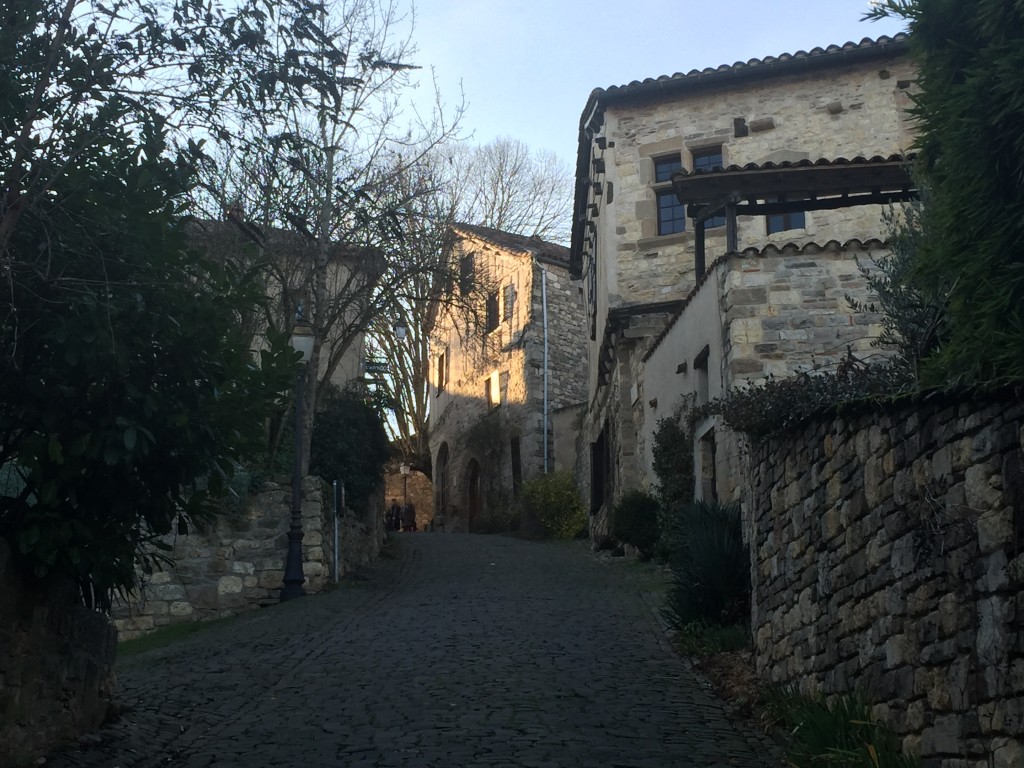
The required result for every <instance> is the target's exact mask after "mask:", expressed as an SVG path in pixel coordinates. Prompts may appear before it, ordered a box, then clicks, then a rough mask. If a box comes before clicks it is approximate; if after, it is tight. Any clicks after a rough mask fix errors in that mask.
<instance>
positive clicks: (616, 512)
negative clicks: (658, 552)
mask: <svg viewBox="0 0 1024 768" xmlns="http://www.w3.org/2000/svg"><path fill="white" fill-rule="evenodd" d="M658 509H659V504H658V500H657V499H656V498H655V497H654V496H652V495H651V494H649V493H647V492H645V491H627V492H626V493H625V494H624V495H623V496H622V498H621V499H619V500H618V501H617V502H616V504H615V507H614V509H613V510H612V536H614V537H615V538H616V539H618V540H619V541H621V542H622V543H623V544H631V545H632V546H634V547H636V548H637V549H638V550H639V551H640V556H641V557H643V558H645V559H646V558H650V556H651V555H652V554H653V553H654V547H655V545H656V544H657V543H658Z"/></svg>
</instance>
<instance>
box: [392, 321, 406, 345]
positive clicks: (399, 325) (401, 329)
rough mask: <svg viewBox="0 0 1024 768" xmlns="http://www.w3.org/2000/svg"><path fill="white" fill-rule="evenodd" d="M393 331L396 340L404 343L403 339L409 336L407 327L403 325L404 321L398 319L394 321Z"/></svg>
mask: <svg viewBox="0 0 1024 768" xmlns="http://www.w3.org/2000/svg"><path fill="white" fill-rule="evenodd" d="M394 331H395V338H396V339H398V340H399V341H405V337H406V336H408V335H409V326H407V325H406V324H405V320H402V319H401V318H399V319H398V320H396V321H395V326H394Z"/></svg>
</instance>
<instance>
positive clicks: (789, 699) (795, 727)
mask: <svg viewBox="0 0 1024 768" xmlns="http://www.w3.org/2000/svg"><path fill="white" fill-rule="evenodd" d="M770 709H771V711H772V714H773V715H774V717H775V718H776V720H777V722H778V723H779V724H781V725H782V726H783V727H785V728H786V729H787V730H788V731H789V732H790V745H789V749H788V752H789V760H790V765H792V766H794V768H817V767H818V766H856V767H857V768H920V765H921V761H920V760H919V759H917V758H915V757H910V756H908V755H906V754H904V752H903V747H902V744H901V743H900V739H899V737H898V736H897V735H896V734H894V733H893V732H892V731H890V730H889V729H888V728H887V727H886V726H885V725H883V724H882V723H878V722H875V721H874V720H873V719H872V717H871V708H870V707H869V706H868V705H867V704H866V703H865V702H864V700H863V699H861V698H860V697H859V696H840V697H838V698H836V699H835V700H833V701H832V702H831V703H826V702H824V701H822V700H821V699H818V698H814V697H808V696H802V695H799V694H794V693H791V692H788V691H777V692H775V694H773V696H772V697H771V702H770Z"/></svg>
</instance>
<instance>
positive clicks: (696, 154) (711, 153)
mask: <svg viewBox="0 0 1024 768" xmlns="http://www.w3.org/2000/svg"><path fill="white" fill-rule="evenodd" d="M690 154H691V155H692V156H693V170H695V171H713V170H715V168H721V167H722V166H723V163H722V145H721V144H719V145H718V146H717V147H702V148H701V149H695V150H693V151H692V152H691V153H690ZM724 226H725V216H722V215H718V216H712V217H711V218H710V219H707V220H705V221H704V228H705V229H711V227H724Z"/></svg>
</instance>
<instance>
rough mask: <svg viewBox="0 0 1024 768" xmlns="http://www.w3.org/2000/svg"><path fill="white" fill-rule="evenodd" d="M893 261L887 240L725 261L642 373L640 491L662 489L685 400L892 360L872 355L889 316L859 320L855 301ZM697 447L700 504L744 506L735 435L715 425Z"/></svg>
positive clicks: (657, 344)
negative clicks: (664, 450) (852, 362)
mask: <svg viewBox="0 0 1024 768" xmlns="http://www.w3.org/2000/svg"><path fill="white" fill-rule="evenodd" d="M889 255H890V251H889V249H888V247H887V246H885V245H884V244H883V243H882V242H881V241H878V240H871V241H868V242H866V243H862V242H860V241H859V240H851V241H849V242H847V243H845V244H840V243H838V242H836V241H831V242H829V243H826V244H825V245H817V244H815V243H805V244H803V245H796V244H788V245H785V246H781V247H779V246H775V245H768V246H765V247H764V248H761V249H755V248H748V249H746V250H744V251H743V252H742V253H736V254H730V255H726V256H723V257H721V258H719V259H718V260H717V261H716V262H715V263H714V264H713V265H712V266H711V269H710V270H709V272H708V274H707V276H706V277H705V279H704V280H703V281H701V283H700V284H698V286H697V287H696V288H695V289H694V290H693V291H692V292H691V294H690V296H689V297H687V300H686V303H685V305H684V306H683V308H682V309H681V310H680V311H679V313H678V314H677V315H676V316H675V317H674V318H673V319H672V320H671V321H669V323H668V325H667V326H666V328H665V330H664V331H663V332H662V333H661V334H660V335H659V336H658V337H656V338H655V339H654V341H653V343H652V344H651V345H650V346H649V347H648V349H647V352H646V353H645V354H644V355H643V356H642V357H641V358H638V359H637V362H636V364H635V366H634V371H633V378H634V380H635V381H637V382H638V390H639V392H638V398H637V399H636V401H635V402H634V403H633V404H632V409H633V411H634V423H635V424H636V425H637V429H638V439H637V447H636V452H637V456H638V460H639V465H640V478H641V480H640V482H641V484H642V485H644V486H646V487H650V486H652V485H653V484H654V483H655V482H656V480H657V478H655V477H654V473H653V461H654V456H653V453H652V449H653V442H654V432H655V430H656V429H657V425H658V421H659V420H660V419H661V418H665V417H674V416H675V411H676V409H677V408H678V407H679V406H680V404H681V403H682V402H684V399H686V402H690V403H692V404H693V405H702V404H704V403H706V402H708V401H709V400H714V399H715V398H717V397H720V396H721V395H722V394H724V393H725V392H726V391H727V390H728V389H730V388H731V387H733V386H736V385H737V384H740V383H743V382H760V381H763V380H764V379H765V378H766V377H767V376H776V377H784V376H788V375H790V374H792V373H793V372H794V371H806V370H812V369H815V368H823V369H825V370H829V369H832V368H834V366H835V364H836V363H837V362H838V361H839V360H840V359H841V358H842V357H843V356H844V355H845V354H846V353H847V351H848V350H849V351H852V352H853V353H854V354H855V355H857V356H858V357H859V358H860V359H870V358H872V357H878V356H882V355H884V354H885V352H884V351H882V350H879V349H876V348H874V347H872V346H871V342H872V340H873V339H874V338H876V337H877V336H878V335H879V334H880V333H881V325H880V323H881V316H880V315H878V314H876V313H872V312H854V311H853V309H852V308H851V306H850V301H849V300H850V299H853V300H855V301H857V302H860V303H862V304H867V303H869V302H870V301H871V300H872V299H873V298H874V297H873V296H872V294H871V292H870V289H869V288H868V285H867V281H866V279H865V277H864V274H863V273H862V272H861V269H860V267H861V266H864V267H870V266H871V265H873V264H874V263H875V261H877V260H878V259H881V258H886V257H887V256H889ZM694 439H695V443H696V444H695V450H694V461H695V466H694V472H695V475H694V476H695V477H696V478H697V479H698V484H697V486H698V487H697V489H696V490H697V496H698V498H704V497H710V496H714V497H717V498H719V499H724V500H739V498H740V493H741V490H742V487H743V483H742V480H743V478H744V472H743V468H742V466H741V461H740V459H741V452H740V451H739V450H738V449H737V446H736V438H735V436H733V435H731V434H729V433H728V432H727V431H726V430H725V429H724V428H723V427H722V426H721V425H719V424H718V423H717V420H716V419H714V418H708V419H705V420H703V421H701V422H699V423H697V424H696V425H695V430H694ZM712 461H713V462H714V465H713V466H712V465H709V462H712Z"/></svg>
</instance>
